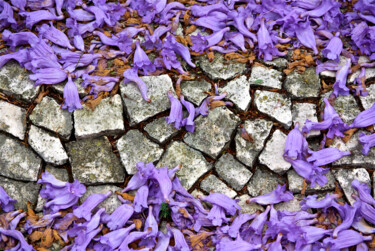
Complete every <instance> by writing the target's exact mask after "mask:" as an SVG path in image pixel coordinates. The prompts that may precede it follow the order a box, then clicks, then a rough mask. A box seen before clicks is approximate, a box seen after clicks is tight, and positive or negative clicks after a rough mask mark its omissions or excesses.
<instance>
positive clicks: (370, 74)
mask: <svg viewBox="0 0 375 251" xmlns="http://www.w3.org/2000/svg"><path fill="white" fill-rule="evenodd" d="M368 62H370V60H369V58H368V57H366V56H360V57H359V58H358V64H361V63H368ZM360 72H361V70H358V71H356V72H354V73H353V74H352V75H350V76H349V77H348V83H349V84H351V83H353V82H354V80H355V79H356V77H358V75H359V74H360ZM365 76H366V82H368V81H372V80H374V79H375V68H365Z"/></svg>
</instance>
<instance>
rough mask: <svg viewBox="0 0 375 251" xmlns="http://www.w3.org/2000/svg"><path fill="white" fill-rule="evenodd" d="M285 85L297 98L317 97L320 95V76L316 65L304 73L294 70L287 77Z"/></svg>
mask: <svg viewBox="0 0 375 251" xmlns="http://www.w3.org/2000/svg"><path fill="white" fill-rule="evenodd" d="M284 87H285V89H286V91H287V92H288V93H289V94H291V95H292V96H293V97H295V98H315V97H319V91H320V87H321V86H320V78H319V75H317V74H316V73H315V68H314V67H311V68H308V69H306V70H305V72H303V73H298V72H297V71H296V70H294V71H293V72H292V73H291V74H289V75H288V76H287V77H286V80H285V84H284Z"/></svg>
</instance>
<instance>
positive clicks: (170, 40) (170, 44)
mask: <svg viewBox="0 0 375 251" xmlns="http://www.w3.org/2000/svg"><path fill="white" fill-rule="evenodd" d="M163 47H164V48H169V49H170V50H173V51H174V52H175V53H177V54H178V55H180V56H181V57H182V58H183V59H184V60H185V61H186V63H188V65H190V66H191V67H195V64H194V63H193V62H191V56H190V52H189V49H188V48H187V47H185V46H183V45H182V44H180V43H179V42H177V41H176V38H175V37H174V36H172V35H171V34H168V35H167V37H166V38H165V42H164V44H163Z"/></svg>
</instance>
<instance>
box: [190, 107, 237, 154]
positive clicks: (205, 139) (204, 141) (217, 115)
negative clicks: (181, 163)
mask: <svg viewBox="0 0 375 251" xmlns="http://www.w3.org/2000/svg"><path fill="white" fill-rule="evenodd" d="M239 122H240V119H239V118H238V117H237V116H236V115H235V114H234V113H232V112H231V111H230V110H228V108H226V107H218V108H216V109H214V110H212V111H210V113H209V114H208V116H207V117H203V116H200V117H199V118H197V119H196V120H195V131H194V133H187V134H186V135H185V138H184V141H185V142H186V143H187V144H188V145H190V146H191V147H193V148H195V149H198V150H200V151H202V152H204V153H206V154H208V155H210V156H211V157H213V158H216V157H217V156H218V155H219V153H220V152H221V151H222V150H223V149H224V148H225V147H226V145H227V144H228V143H229V140H230V139H231V136H232V134H233V132H234V130H235V128H236V126H237V124H238V123H239Z"/></svg>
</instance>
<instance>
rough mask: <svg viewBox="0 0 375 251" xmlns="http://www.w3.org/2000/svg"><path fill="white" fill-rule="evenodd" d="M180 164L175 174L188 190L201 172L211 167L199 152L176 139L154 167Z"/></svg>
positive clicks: (203, 172) (172, 166)
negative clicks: (180, 166)
mask: <svg viewBox="0 0 375 251" xmlns="http://www.w3.org/2000/svg"><path fill="white" fill-rule="evenodd" d="M180 164H181V165H182V168H181V169H180V170H179V171H178V172H177V176H178V177H179V178H180V181H181V184H182V185H183V186H184V187H185V188H186V189H187V190H189V189H190V188H191V187H192V186H193V185H194V183H195V182H196V181H197V180H198V179H199V178H200V177H201V176H202V175H203V174H205V173H206V172H208V171H209V170H211V168H212V165H211V164H210V163H209V162H208V161H207V160H206V159H205V158H204V157H203V155H202V154H201V153H200V152H198V151H197V150H194V149H193V148H191V147H189V146H187V145H186V144H184V143H183V142H178V141H173V142H172V143H171V144H170V145H169V146H168V148H167V150H166V151H165V153H164V155H163V156H162V158H161V159H160V161H159V162H158V164H157V166H156V167H157V168H160V167H164V166H167V167H168V168H169V169H171V168H174V167H176V166H177V165H180Z"/></svg>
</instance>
